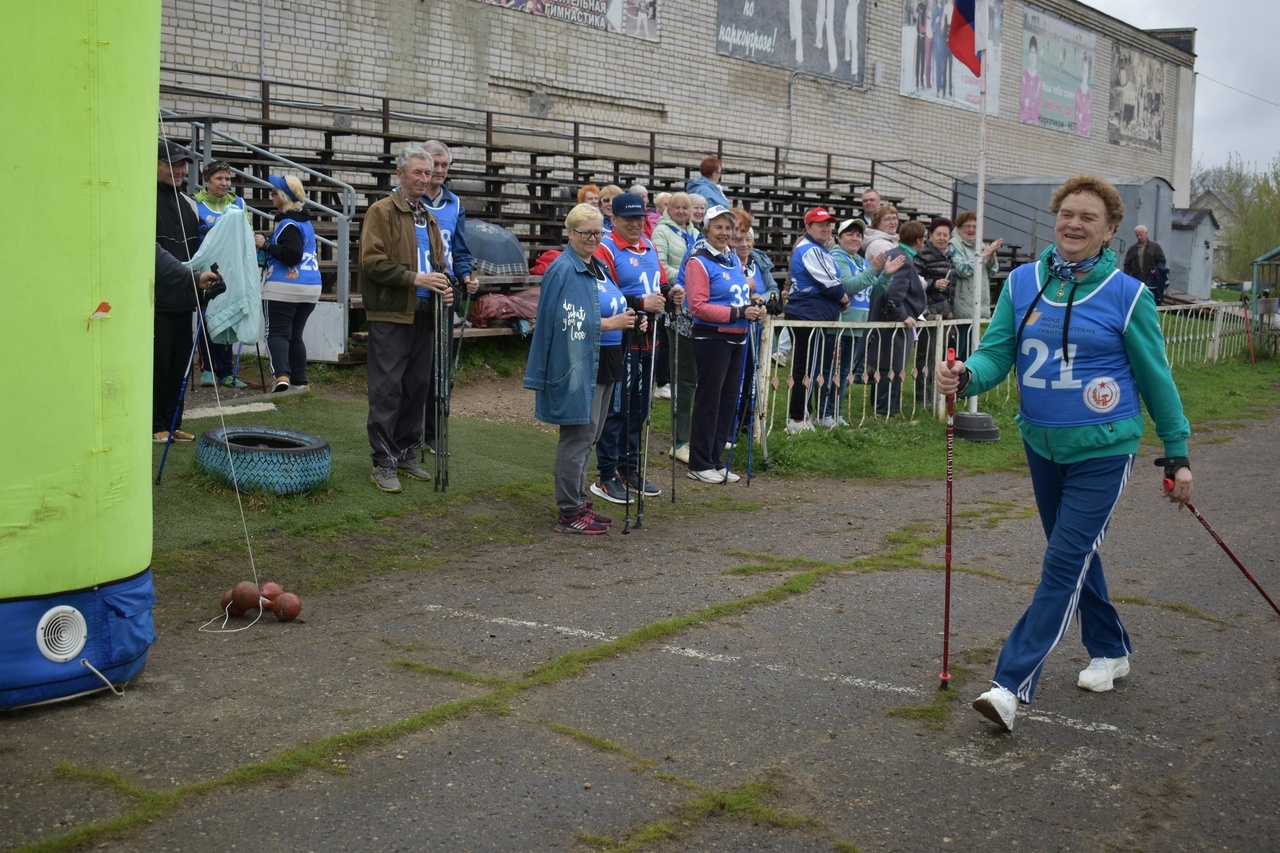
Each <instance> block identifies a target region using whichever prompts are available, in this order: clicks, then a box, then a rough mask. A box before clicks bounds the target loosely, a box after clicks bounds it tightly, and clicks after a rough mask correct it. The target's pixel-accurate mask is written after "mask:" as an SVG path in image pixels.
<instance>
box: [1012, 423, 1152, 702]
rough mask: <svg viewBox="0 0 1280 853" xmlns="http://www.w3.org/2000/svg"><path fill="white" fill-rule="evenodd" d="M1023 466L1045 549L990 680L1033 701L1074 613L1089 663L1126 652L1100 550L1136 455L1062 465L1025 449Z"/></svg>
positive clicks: (1125, 638) (1124, 635) (1124, 634)
mask: <svg viewBox="0 0 1280 853" xmlns="http://www.w3.org/2000/svg"><path fill="white" fill-rule="evenodd" d="M1027 464H1028V465H1029V467H1030V469H1031V484H1032V487H1033V489H1034V490H1035V496H1036V506H1037V507H1038V509H1039V510H1040V522H1041V524H1043V525H1044V532H1045V536H1046V537H1047V538H1048V540H1049V545H1048V547H1047V548H1046V549H1045V553H1044V564H1043V566H1042V567H1041V570H1040V585H1039V586H1038V587H1037V588H1036V592H1035V595H1034V596H1033V597H1032V599H1031V605H1030V606H1029V607H1028V608H1027V611H1026V612H1025V613H1023V614H1022V618H1021V619H1019V620H1018V624H1017V625H1015V626H1014V628H1013V631H1012V632H1011V633H1010V634H1009V639H1008V640H1006V641H1005V644H1004V648H1003V649H1001V650H1000V660H999V661H998V662H997V663H996V674H995V678H994V679H992V680H993V682H994V683H995V684H999V685H1000V686H1002V687H1005V688H1006V689H1008V690H1011V691H1012V692H1014V693H1016V694H1017V695H1018V698H1019V699H1020V700H1022V701H1023V702H1030V701H1031V697H1032V696H1033V695H1035V692H1036V683H1037V682H1038V681H1039V680H1040V673H1041V671H1043V669H1044V662H1045V658H1047V657H1048V656H1049V652H1051V651H1052V650H1053V647H1054V646H1056V645H1057V644H1058V642H1059V641H1060V640H1061V639H1062V638H1063V636H1064V635H1065V634H1066V632H1067V628H1068V627H1069V626H1070V625H1071V620H1072V618H1073V617H1075V616H1076V615H1077V614H1078V615H1079V618H1080V635H1081V639H1082V640H1083V641H1084V645H1085V648H1086V649H1088V650H1089V656H1090V657H1107V658H1118V657H1124V656H1125V655H1127V654H1129V650H1130V644H1129V634H1128V633H1127V632H1126V631H1125V629H1124V625H1122V624H1121V622H1120V614H1119V613H1117V612H1116V609H1115V607H1114V606H1112V604H1111V599H1110V598H1108V597H1107V580H1106V578H1105V577H1103V574H1102V558H1101V557H1099V556H1098V549H1099V548H1100V547H1101V546H1102V539H1103V537H1104V536H1105V535H1106V532H1107V526H1108V525H1109V524H1110V522H1111V514H1112V512H1114V511H1115V507H1116V504H1117V503H1118V502H1119V500H1120V495H1121V493H1122V492H1123V491H1124V487H1125V484H1126V483H1127V482H1128V481H1129V473H1130V472H1131V471H1132V469H1133V455H1132V454H1126V455H1122V456H1105V457H1102V458H1100V459H1088V460H1085V461H1083V462H1076V463H1073V464H1070V465H1062V464H1059V463H1057V462H1052V461H1050V460H1048V459H1045V458H1044V457H1043V456H1040V455H1038V454H1036V453H1034V452H1032V450H1031V448H1029V447H1028V448H1027Z"/></svg>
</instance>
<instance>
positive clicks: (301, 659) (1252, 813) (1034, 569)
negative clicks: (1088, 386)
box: [0, 378, 1280, 853]
mask: <svg viewBox="0 0 1280 853" xmlns="http://www.w3.org/2000/svg"><path fill="white" fill-rule="evenodd" d="M207 393H208V392H207V389H205V391H203V392H196V393H195V394H194V395H193V400H192V402H191V403H189V404H190V405H198V404H200V403H201V397H202V394H207ZM259 393H260V392H259ZM318 393H325V394H347V395H357V394H359V393H361V392H359V391H358V389H355V388H353V387H343V386H339V387H336V388H329V389H323V390H321V389H318ZM234 396H235V395H233V398H234ZM239 396H248V395H247V394H241V395H239ZM530 409H531V400H530V397H529V395H528V394H527V392H524V391H523V390H521V389H520V388H519V380H518V378H512V379H502V380H499V379H486V380H480V381H476V382H474V383H472V384H470V385H465V386H462V387H460V388H459V390H458V393H457V396H456V398H455V409H454V411H455V412H456V413H459V414H463V413H465V414H466V415H468V416H477V417H492V418H495V419H523V418H529V417H531V413H530ZM1278 441H1280V420H1272V421H1266V422H1260V423H1252V424H1245V425H1240V426H1238V427H1233V428H1232V429H1231V431H1230V432H1229V433H1222V432H1216V433H1214V438H1213V439H1212V440H1206V441H1203V442H1199V443H1193V460H1194V464H1195V477H1196V502H1197V504H1198V505H1199V506H1200V508H1201V509H1202V510H1203V512H1204V513H1205V515H1206V517H1207V518H1208V519H1209V521H1210V522H1211V523H1212V524H1213V525H1214V526H1215V528H1216V529H1217V530H1218V532H1219V533H1220V534H1221V535H1222V536H1223V537H1224V538H1225V540H1226V541H1227V542H1228V543H1229V544H1230V545H1231V547H1232V548H1233V550H1234V551H1235V552H1236V554H1237V555H1238V556H1239V557H1240V558H1241V559H1242V560H1243V561H1244V563H1245V565H1247V566H1249V567H1250V568H1251V570H1252V571H1253V572H1254V574H1255V575H1256V576H1257V578H1258V580H1259V581H1260V582H1261V583H1262V585H1263V586H1264V588H1266V589H1267V590H1268V591H1269V592H1270V593H1271V594H1272V595H1273V597H1274V596H1275V595H1276V594H1277V593H1280V566H1277V560H1278V559H1280V534H1278V532H1277V528H1276V525H1275V524H1274V515H1275V513H1274V507H1275V506H1276V503H1277V500H1278V499H1280V480H1277V478H1275V477H1271V476H1269V474H1268V472H1269V470H1270V460H1271V459H1272V458H1273V456H1274V452H1273V451H1274V448H1275V447H1276V446H1277V442H1278ZM963 452H964V448H963V446H962V445H961V446H960V447H959V448H958V449H957V453H958V454H963ZM1150 455H1151V454H1146V455H1145V456H1144V457H1143V458H1140V459H1139V462H1138V466H1137V469H1136V472H1135V477H1134V481H1133V483H1132V484H1131V485H1130V488H1129V489H1128V491H1127V492H1126V494H1125V496H1124V498H1123V500H1122V505H1121V506H1120V508H1119V510H1118V513H1117V516H1116V520H1115V522H1114V523H1113V525H1112V529H1111V531H1110V533H1109V535H1108V538H1107V541H1106V544H1105V546H1104V548H1103V554H1104V558H1105V560H1106V565H1107V575H1108V580H1109V583H1110V587H1111V592H1112V595H1113V596H1114V597H1115V598H1116V599H1117V601H1118V602H1119V603H1120V609H1121V613H1122V616H1123V617H1124V619H1125V620H1126V624H1127V627H1128V629H1129V631H1130V632H1131V634H1132V635H1133V639H1134V643H1135V653H1134V656H1133V664H1134V671H1133V674H1132V675H1131V676H1130V677H1129V678H1127V679H1124V680H1122V681H1120V682H1118V683H1117V688H1116V690H1114V691H1113V692H1110V693H1105V694H1092V693H1086V692H1084V691H1081V690H1079V689H1077V688H1076V686H1075V673H1076V671H1078V669H1079V668H1080V667H1082V666H1083V665H1084V664H1085V663H1087V654H1086V653H1085V652H1084V651H1083V650H1082V649H1081V648H1080V646H1079V641H1078V639H1077V637H1076V636H1075V633H1074V631H1073V632H1069V635H1068V637H1067V639H1066V640H1065V641H1064V642H1063V644H1062V645H1061V646H1060V648H1059V649H1057V650H1056V651H1055V652H1054V654H1053V655H1051V657H1050V659H1049V661H1048V662H1047V664H1046V669H1045V675H1044V678H1043V680H1042V681H1041V684H1040V689H1039V692H1038V693H1037V696H1036V702H1035V704H1033V705H1031V706H1027V707H1024V708H1023V710H1022V711H1021V712H1020V714H1019V717H1018V720H1017V724H1016V727H1015V731H1014V733H1013V734H1012V735H1003V734H997V733H996V732H995V731H994V730H993V729H992V727H991V726H990V725H988V724H987V723H986V722H985V721H984V720H983V719H982V718H981V717H980V716H979V715H977V714H976V713H975V712H973V711H972V710H971V709H970V708H969V707H968V704H967V703H968V702H969V701H971V700H972V698H973V697H974V696H976V694H977V693H978V692H981V690H983V689H985V686H984V685H985V682H986V678H987V677H988V676H989V673H990V671H991V668H992V665H993V663H994V658H995V655H996V653H997V651H998V649H999V647H1000V644H1001V643H1002V642H1003V639H1004V636H1005V634H1006V633H1007V632H1008V630H1009V628H1010V627H1012V625H1013V624H1014V622H1015V621H1016V619H1017V617H1018V615H1019V613H1020V612H1021V610H1022V609H1023V608H1024V607H1025V605H1026V603H1027V601H1028V600H1029V598H1030V595H1031V591H1032V589H1033V587H1034V584H1035V580H1036V577H1037V574H1038V563H1039V557H1040V554H1041V551H1042V548H1043V534H1042V533H1041V531H1040V530H1039V524H1038V520H1037V519H1036V518H1035V516H1034V506H1033V502H1032V498H1031V493H1030V486H1029V483H1028V482H1027V479H1026V477H1025V475H1022V474H1018V473H1011V474H992V475H983V476H978V477H965V478H960V479H959V480H958V481H957V483H956V501H957V512H956V522H955V547H954V553H955V558H954V563H955V572H954V590H953V596H952V614H951V619H952V625H951V628H952V632H951V636H950V638H949V639H950V663H949V668H950V672H951V674H952V676H953V685H954V689H953V690H952V691H951V692H950V696H951V697H952V698H950V699H948V694H940V693H939V691H938V689H937V688H938V684H939V678H938V673H939V672H940V669H941V660H940V654H941V644H942V635H941V630H942V609H943V571H942V566H943V536H942V534H943V530H944V525H943V516H942V514H941V512H940V508H941V507H942V505H943V494H944V492H943V489H944V486H943V484H942V483H940V482H936V481H900V482H890V483H874V484H872V483H865V482H858V481H835V480H804V479H781V478H777V477H767V476H766V477H762V478H759V479H757V480H756V481H755V482H754V483H753V484H752V486H751V487H750V488H749V489H748V488H747V487H745V486H744V485H742V484H737V485H736V486H709V485H703V484H697V483H693V482H691V481H687V480H686V481H682V482H681V484H680V489H681V494H682V495H683V497H681V498H680V500H679V501H678V502H676V503H674V504H673V503H671V502H670V501H669V500H667V496H666V495H663V496H660V497H659V498H657V499H655V500H653V501H652V502H651V504H650V508H649V515H648V516H647V518H646V521H645V525H644V527H643V528H641V529H638V530H634V531H633V532H632V534H631V535H630V536H628V537H622V536H620V535H616V532H615V533H611V534H610V535H608V536H601V537H570V536H558V535H556V534H554V533H552V532H550V530H549V527H548V525H546V524H540V525H531V524H528V523H527V521H528V519H527V518H525V517H524V515H523V513H524V512H525V511H524V510H523V509H519V508H516V509H513V508H511V507H503V506H501V505H500V503H499V502H494V505H492V506H488V505H482V506H475V507H472V508H471V509H469V510H467V512H468V513H471V515H468V516H466V517H465V518H463V517H459V518H457V519H453V520H451V521H450V524H452V525H454V526H455V528H456V529H453V533H457V535H456V536H454V535H452V534H450V536H446V535H445V533H446V532H447V531H442V530H440V529H438V527H439V522H437V521H433V520H432V519H430V518H426V517H417V516H404V517H399V518H395V519H390V520H387V521H386V522H384V523H383V524H384V525H385V528H384V529H386V530H388V531H391V530H394V531H395V532H396V534H397V536H396V537H395V541H397V542H418V543H420V544H417V545H413V546H408V545H406V546H404V547H400V546H397V550H396V551H395V552H394V553H392V554H390V555H387V554H380V555H379V559H390V561H391V563H392V569H391V570H390V571H387V572H385V573H383V574H381V575H379V576H377V577H376V578H375V579H373V580H369V581H364V582H361V583H359V584H356V585H354V586H352V587H350V588H347V589H343V590H340V591H336V592H332V593H328V594H319V595H314V596H310V597H308V599H307V601H306V605H305V607H306V610H305V612H304V618H303V619H302V620H300V621H299V622H295V623H291V624H288V625H285V624H279V623H276V622H274V621H265V622H262V623H259V624H257V625H254V626H253V627H251V628H248V629H247V630H243V631H240V632H238V633H231V634H210V633H202V632H200V631H199V627H200V625H201V624H202V623H203V622H204V621H205V620H206V619H208V618H209V616H211V615H212V614H211V613H207V612H203V611H201V612H197V611H195V610H193V609H190V608H187V607H184V606H179V605H178V604H175V603H174V602H173V601H172V600H171V599H169V600H167V599H166V594H165V593H166V589H165V582H166V581H165V578H164V575H163V573H162V572H161V573H160V575H159V576H158V579H157V591H158V594H159V597H160V603H159V605H158V606H157V608H156V611H155V616H156V624H157V633H158V635H159V638H158V641H157V643H156V645H155V646H154V648H153V650H152V652H151V656H150V659H149V662H148V664H147V668H146V669H145V670H144V672H143V673H142V675H141V676H140V677H139V678H137V679H136V680H135V681H134V683H132V684H131V685H129V687H128V688H127V690H126V691H125V693H124V695H123V696H122V697H113V696H107V695H100V696H96V697H91V698H87V699H83V700H78V701H74V702H69V703H63V704H60V705H54V706H49V707H44V708H38V709H31V710H26V711H20V712H13V713H9V714H6V715H3V716H0V727H3V729H2V730H3V737H2V739H0V754H3V761H0V847H4V848H10V847H12V848H17V849H33V850H34V849H66V848H68V847H71V846H73V844H74V843H76V842H78V843H81V844H83V845H84V846H90V845H92V846H94V847H95V848H100V849H107V850H147V851H161V850H187V851H205V850H208V851H221V850H230V849H235V850H242V851H243V850H248V851H256V850H264V851H265V850H273V851H276V850H326V851H367V850H442V851H517V850H520V851H523V850H528V851H550V850H565V851H588V850H603V849H628V850H646V851H662V853H668V851H707V850H727V851H742V850H780V851H782V850H785V851H851V850H859V849H860V850H938V849H947V848H954V849H957V850H959V849H976V848H983V849H995V848H1006V849H1024V850H1064V851H1065V850H1091V851H1118V850H1126V851H1127V850H1148V851H1167V850H1209V849H1220V850H1242V851H1245V850H1274V849H1277V848H1280V743H1277V729H1276V720H1277V719H1278V716H1277V715H1278V713H1280V617H1277V615H1276V614H1275V613H1274V612H1273V611H1272V610H1271V609H1270V608H1269V607H1268V606H1267V605H1266V603H1265V602H1264V601H1263V600H1262V598H1261V597H1260V596H1259V595H1258V594H1257V592H1256V591H1255V590H1254V589H1253V587H1251V586H1250V585H1249V583H1248V582H1247V581H1246V580H1245V579H1244V577H1243V576H1242V575H1241V573H1240V572H1239V570H1237V569H1236V568H1235V567H1234V565H1232V564H1231V562H1230V561H1229V559H1228V558H1227V557H1226V555H1225V554H1224V553H1223V552H1222V550H1221V549H1220V548H1219V547H1218V546H1217V545H1216V544H1215V543H1214V541H1213V540H1212V539H1211V538H1210V536H1209V535H1208V533H1207V532H1206V531H1205V530H1204V529H1203V528H1202V526H1201V525H1200V524H1198V523H1197V522H1196V520H1195V519H1194V518H1193V517H1192V516H1191V515H1190V514H1189V513H1187V512H1186V511H1180V510H1178V509H1176V508H1175V507H1172V506H1170V505H1169V504H1168V503H1166V502H1164V501H1163V500H1162V499H1161V498H1160V495H1159V484H1158V473H1157V472H1156V471H1155V470H1154V469H1153V468H1152V467H1151V461H1150V458H1149V456H1150ZM618 515H621V513H620V512H619V513H618ZM477 518H484V519H486V520H485V521H484V522H483V523H485V524H487V525H489V526H490V527H491V529H493V530H496V531H499V532H500V533H501V534H502V535H499V536H497V537H496V538H490V539H485V540H481V539H479V538H475V537H473V538H471V539H468V538H466V537H465V536H463V535H462V534H461V532H460V531H461V529H462V528H464V527H466V526H467V524H468V523H469V522H470V521H472V520H474V519H477ZM432 534H440V536H441V538H439V539H432ZM368 535H370V536H371V537H373V538H375V539H376V533H375V534H368ZM450 537H452V538H450ZM371 544H373V543H372V542H371ZM321 547H324V546H323V545H322V544H321V543H307V542H300V543H298V552H299V559H300V560H303V561H305V560H307V559H308V558H309V555H314V554H316V553H318V549H319V548H321ZM353 559H355V558H353ZM427 563H429V564H430V568H429V569H423V568H422V566H423V565H425V564H427ZM244 624H247V623H244V622H242V623H240V625H244ZM24 845H29V846H28V847H26V848H24Z"/></svg>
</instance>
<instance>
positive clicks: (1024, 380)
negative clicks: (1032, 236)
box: [1009, 264, 1143, 427]
mask: <svg viewBox="0 0 1280 853" xmlns="http://www.w3.org/2000/svg"><path fill="white" fill-rule="evenodd" d="M1039 266H1040V265H1039V264H1023V265H1022V266H1020V267H1018V268H1017V269H1016V270H1014V271H1013V273H1012V274H1011V275H1010V276H1009V296H1010V299H1011V302H1012V304H1013V317H1014V323H1015V324H1021V323H1022V318H1023V317H1024V316H1025V315H1026V313H1027V309H1028V308H1030V307H1031V303H1032V302H1034V301H1035V298H1036V294H1037V293H1039V292H1040V281H1039V274H1038V269H1039ZM1142 289H1143V285H1142V282H1140V281H1138V280H1136V279H1133V278H1130V277H1129V276H1127V275H1124V274H1123V273H1120V272H1118V271H1117V272H1113V273H1112V274H1111V276H1110V278H1108V279H1107V280H1106V281H1104V282H1103V283H1102V284H1100V285H1098V286H1097V288H1095V289H1094V290H1093V292H1091V293H1089V294H1088V295H1086V296H1084V297H1081V298H1079V299H1077V300H1076V301H1075V304H1074V305H1072V307H1071V334H1070V335H1069V336H1068V345H1069V346H1070V347H1071V358H1070V360H1069V361H1064V359H1063V352H1062V324H1063V320H1064V319H1065V317H1066V313H1067V305H1066V303H1065V302H1061V303H1059V302H1054V301H1051V300H1050V295H1051V294H1055V293H1056V285H1055V284H1053V283H1051V284H1050V285H1049V289H1048V290H1046V291H1045V295H1044V297H1043V298H1041V299H1040V302H1039V303H1038V304H1037V305H1036V310H1035V314H1033V315H1032V318H1031V319H1030V320H1028V321H1027V324H1026V326H1024V327H1023V329H1022V338H1021V341H1020V342H1019V344H1018V353H1017V355H1018V359H1017V369H1018V388H1019V390H1020V391H1021V394H1022V405H1021V411H1022V417H1023V418H1025V419H1026V420H1027V421H1028V422H1030V423H1033V424H1035V425H1037V426H1045V427H1072V426H1085V425H1089V424H1105V423H1114V422H1116V421H1122V420H1125V419H1127V418H1131V417H1133V416H1134V415H1137V414H1140V413H1141V411H1142V407H1141V403H1140V401H1139V399H1138V383H1137V381H1136V380H1135V379H1134V376H1133V369H1132V368H1131V367H1130V366H1129V359H1128V356H1127V355H1126V354H1125V349H1124V331H1125V329H1126V328H1127V327H1128V325H1129V316H1130V315H1131V313H1132V312H1133V308H1134V306H1135V305H1136V304H1137V302H1138V298H1139V297H1140V296H1141V295H1142ZM1069 290H1070V286H1069V285H1068V292H1069Z"/></svg>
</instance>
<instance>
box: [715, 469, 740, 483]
mask: <svg viewBox="0 0 1280 853" xmlns="http://www.w3.org/2000/svg"><path fill="white" fill-rule="evenodd" d="M718 473H719V474H720V479H721V480H726V481H728V482H730V483H736V482H738V481H739V480H741V479H742V478H741V477H739V476H738V475H737V474H735V473H733V472H732V471H730V470H729V469H728V468H721V469H720V471H719V472H718Z"/></svg>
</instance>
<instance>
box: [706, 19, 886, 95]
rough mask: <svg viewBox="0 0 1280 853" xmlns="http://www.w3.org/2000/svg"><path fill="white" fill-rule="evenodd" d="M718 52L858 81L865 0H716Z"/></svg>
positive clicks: (861, 69)
mask: <svg viewBox="0 0 1280 853" xmlns="http://www.w3.org/2000/svg"><path fill="white" fill-rule="evenodd" d="M718 4H719V5H718V9H717V16H716V53H719V54H722V55H724V56H732V57H735V58H737V59H746V60H748V61H751V62H762V63H764V64H766V65H773V66H776V67H778V68H785V69H787V70H788V71H805V72H808V73H810V74H817V75H819V76H822V77H834V78H836V79H837V80H843V81H845V82H848V83H861V82H862V81H863V75H864V73H865V61H864V56H863V54H864V48H865V46H866V43H867V40H866V27H867V10H866V5H867V0H718Z"/></svg>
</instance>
